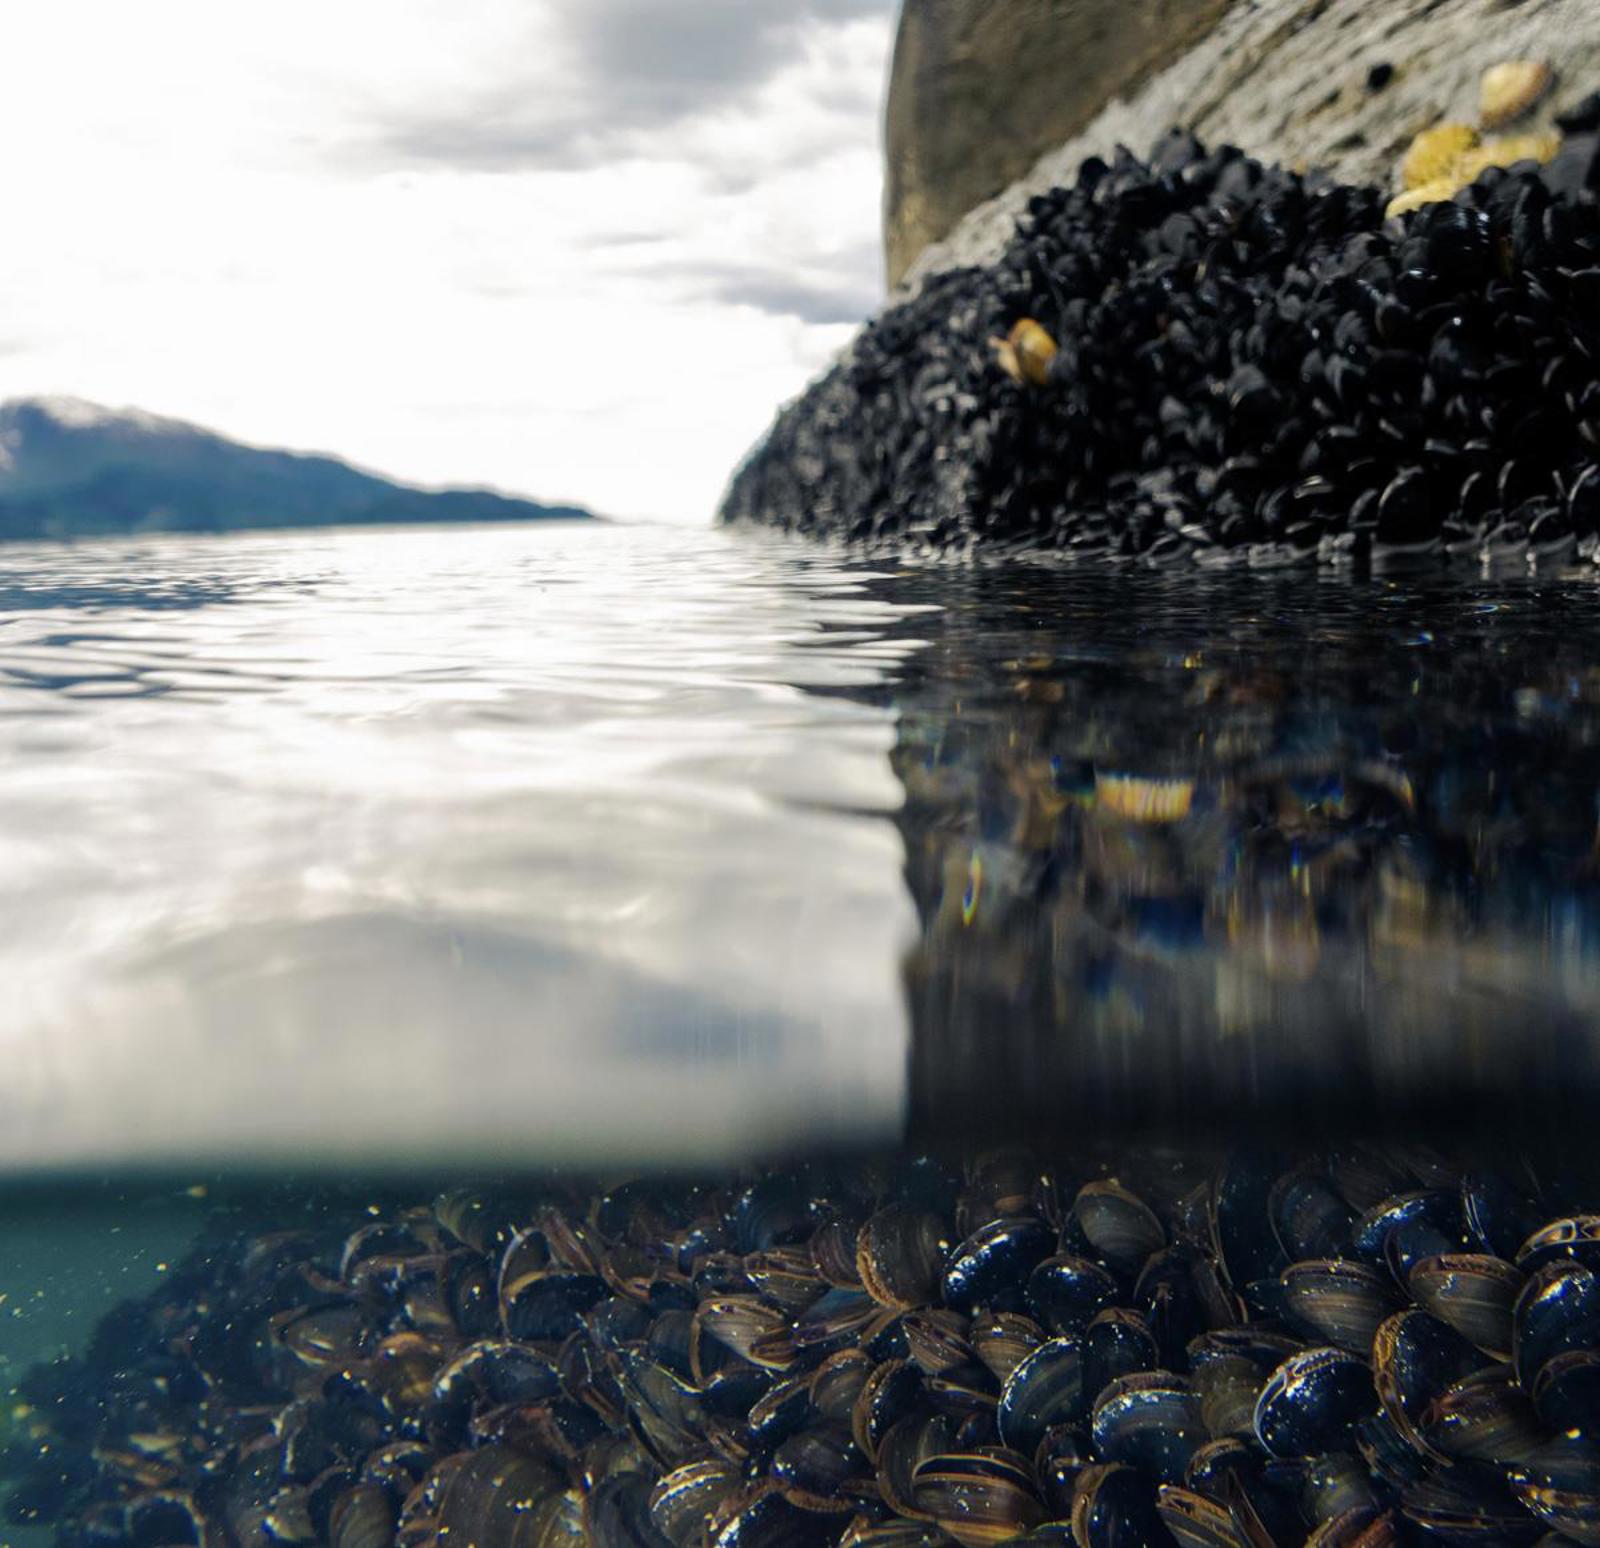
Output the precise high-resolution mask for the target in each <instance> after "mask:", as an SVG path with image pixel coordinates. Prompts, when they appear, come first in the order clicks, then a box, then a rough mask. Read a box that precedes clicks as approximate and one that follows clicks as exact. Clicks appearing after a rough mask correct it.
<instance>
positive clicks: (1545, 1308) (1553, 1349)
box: [1511, 1259, 1600, 1391]
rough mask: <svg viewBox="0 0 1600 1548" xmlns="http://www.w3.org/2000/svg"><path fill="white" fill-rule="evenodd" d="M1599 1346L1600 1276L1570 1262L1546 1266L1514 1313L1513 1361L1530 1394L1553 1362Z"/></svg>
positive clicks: (1527, 1287)
mask: <svg viewBox="0 0 1600 1548" xmlns="http://www.w3.org/2000/svg"><path fill="white" fill-rule="evenodd" d="M1597 1348H1600V1276H1597V1275H1596V1274H1595V1272H1594V1270H1593V1269H1591V1268H1590V1267H1588V1265H1587V1264H1583V1263H1578V1262H1575V1261H1572V1260H1570V1259H1563V1260H1561V1261H1558V1262H1555V1263H1547V1264H1545V1266H1544V1267H1543V1268H1541V1269H1540V1270H1539V1271H1538V1272H1537V1273H1535V1274H1534V1275H1533V1276H1532V1277H1531V1278H1530V1279H1529V1280H1528V1282H1527V1284H1526V1285H1524V1286H1523V1289H1522V1293H1521V1294H1520V1295H1519V1296H1518V1297H1517V1302H1516V1305H1515V1306H1514V1307H1513V1308H1512V1312H1511V1360H1512V1363H1513V1364H1514V1365H1515V1366H1516V1370H1517V1380H1518V1381H1520V1382H1521V1383H1522V1385H1523V1387H1524V1388H1525V1389H1527V1390H1529V1391H1531V1390H1532V1388H1533V1383H1534V1380H1535V1378H1536V1377H1537V1376H1538V1374H1539V1372H1540V1371H1541V1370H1543V1369H1544V1367H1545V1366H1546V1365H1547V1364H1549V1362H1550V1361H1551V1360H1553V1359H1555V1357H1556V1356H1557V1355H1559V1354H1565V1353H1566V1352H1567V1351H1568V1350H1571V1349H1597Z"/></svg>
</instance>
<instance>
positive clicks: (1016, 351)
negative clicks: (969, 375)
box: [989, 317, 1056, 387]
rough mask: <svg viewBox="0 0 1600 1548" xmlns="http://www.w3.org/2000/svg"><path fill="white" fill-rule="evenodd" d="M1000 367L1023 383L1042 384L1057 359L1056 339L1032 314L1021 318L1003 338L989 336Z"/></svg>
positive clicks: (1024, 384) (1014, 379)
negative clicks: (1052, 362) (1051, 363)
mask: <svg viewBox="0 0 1600 1548" xmlns="http://www.w3.org/2000/svg"><path fill="white" fill-rule="evenodd" d="M989 343H990V346H991V347H992V348H993V349H994V352H995V357H996V358H997V359H998V360H999V362H1000V368H1001V369H1002V370H1003V371H1004V372H1005V373H1006V375H1007V376H1009V377H1010V378H1011V379H1012V380H1013V381H1015V382H1020V383H1021V384H1022V385H1023V386H1029V385H1031V386H1034V387H1043V386H1044V384H1045V383H1046V382H1047V381H1048V380H1049V379H1050V362H1051V361H1052V360H1054V359H1055V358H1056V341H1055V340H1054V339H1053V338H1051V337H1050V334H1049V332H1048V330H1046V329H1045V328H1044V327H1043V326H1042V325H1041V324H1039V323H1036V322H1035V321H1034V320H1033V319H1032V318H1031V317H1024V318H1023V319H1022V321H1021V322H1019V323H1017V324H1016V326H1015V327H1013V328H1012V330H1011V332H1010V333H1008V334H1007V335H1006V336H1005V338H1003V339H990V340H989Z"/></svg>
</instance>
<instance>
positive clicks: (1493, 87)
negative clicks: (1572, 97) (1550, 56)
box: [1478, 59, 1556, 129]
mask: <svg viewBox="0 0 1600 1548" xmlns="http://www.w3.org/2000/svg"><path fill="white" fill-rule="evenodd" d="M1555 78H1556V73H1555V71H1554V70H1552V69H1551V68H1550V66H1549V65H1548V64H1546V63H1545V61H1544V60H1542V59H1508V60H1506V61H1505V63H1504V64H1497V65H1493V66H1491V67H1490V68H1489V69H1488V70H1486V71H1485V72H1484V75H1483V90H1482V94H1481V96H1480V99H1479V107H1478V116H1479V118H1480V120H1481V121H1482V124H1483V127H1484V128H1485V129H1498V128H1499V127H1500V125H1501V124H1509V123H1513V122H1514V121H1515V120H1517V119H1519V118H1521V117H1522V115H1523V114H1524V113H1526V112H1528V111H1529V110H1530V109H1531V108H1533V107H1534V106H1535V105H1536V104H1537V103H1538V102H1539V101H1540V99H1541V98H1542V97H1543V96H1544V94H1545V93H1546V92H1547V91H1549V90H1550V88H1551V86H1553V85H1554V84H1555Z"/></svg>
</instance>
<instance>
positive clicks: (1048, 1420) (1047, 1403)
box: [995, 1338, 1088, 1457]
mask: <svg viewBox="0 0 1600 1548" xmlns="http://www.w3.org/2000/svg"><path fill="white" fill-rule="evenodd" d="M1087 1404H1088V1398H1087V1396H1086V1394H1085V1391H1084V1384H1083V1346H1082V1343H1081V1342H1080V1341H1079V1340H1078V1339H1075V1338H1053V1339H1050V1340H1049V1341H1048V1342H1047V1343H1043V1344H1040V1345H1039V1347H1038V1348H1037V1349H1035V1350H1034V1351H1033V1352H1032V1353H1031V1354H1029V1355H1028V1357H1027V1358H1026V1359H1025V1360H1024V1361H1023V1362H1022V1363H1021V1364H1020V1365H1019V1366H1017V1368H1016V1369H1015V1370H1014V1371H1012V1373H1011V1375H1010V1377H1009V1378H1008V1379H1007V1381H1006V1384H1005V1387H1004V1388H1003V1390H1002V1391H1001V1393H1000V1402H999V1405H998V1408H997V1410H996V1415H995V1417H996V1422H997V1423H998V1425H999V1427H1000V1438H1001V1440H1002V1441H1004V1442H1005V1444H1006V1445H1007V1446H1010V1447H1011V1448H1012V1449H1013V1450H1015V1451H1019V1452H1021V1453H1022V1454H1023V1455H1024V1456H1028V1457H1031V1456H1032V1455H1033V1454H1034V1452H1035V1451H1036V1450H1037V1449H1038V1447H1039V1443H1040V1442H1041V1441H1042V1440H1043V1439H1044V1436H1045V1432H1046V1431H1047V1430H1049V1429H1050V1428H1051V1427H1052V1426H1053V1425H1058V1424H1071V1423H1073V1422H1074V1421H1076V1420H1079V1419H1081V1418H1082V1417H1083V1414H1084V1411H1085V1409H1086V1408H1087Z"/></svg>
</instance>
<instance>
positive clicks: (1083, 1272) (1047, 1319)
mask: <svg viewBox="0 0 1600 1548" xmlns="http://www.w3.org/2000/svg"><path fill="white" fill-rule="evenodd" d="M1120 1294H1121V1289H1120V1287H1119V1286H1118V1283H1117V1279H1116V1276H1115V1275H1114V1274H1112V1273H1111V1272H1110V1271H1109V1270H1107V1269H1104V1268H1102V1267H1101V1266H1100V1265H1099V1264H1098V1263H1093V1262H1091V1261H1090V1260H1089V1259H1088V1258H1073V1257H1053V1258H1045V1259H1044V1260H1043V1261H1041V1262H1039V1263H1037V1264H1036V1265H1035V1266H1034V1268H1033V1270H1032V1272H1031V1273H1030V1274H1029V1275H1028V1284H1027V1300H1028V1306H1029V1308H1030V1309H1031V1310H1032V1312H1033V1314H1034V1316H1035V1317H1037V1318H1038V1320H1039V1322H1040V1323H1041V1324H1042V1325H1043V1326H1044V1327H1046V1328H1048V1329H1049V1331H1050V1332H1051V1333H1053V1334H1056V1335H1057V1336H1060V1335H1062V1334H1068V1333H1079V1332H1081V1331H1082V1330H1083V1329H1084V1328H1086V1327H1088V1325H1089V1324H1090V1322H1092V1321H1093V1320H1094V1318H1095V1317H1096V1316H1098V1315H1099V1314H1100V1313H1101V1312H1102V1311H1104V1310H1106V1308H1107V1307H1110V1306H1114V1305H1115V1304H1116V1302H1117V1299H1118V1297H1119V1296H1120Z"/></svg>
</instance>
